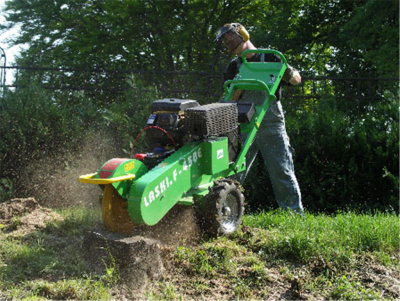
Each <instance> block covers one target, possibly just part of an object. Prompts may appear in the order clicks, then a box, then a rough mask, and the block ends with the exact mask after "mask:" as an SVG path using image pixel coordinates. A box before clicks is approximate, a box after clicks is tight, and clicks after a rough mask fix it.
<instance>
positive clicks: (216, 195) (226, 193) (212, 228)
mask: <svg viewBox="0 0 400 301" xmlns="http://www.w3.org/2000/svg"><path fill="white" fill-rule="evenodd" d="M228 198H229V199H228ZM228 200H229V201H233V202H234V205H235V206H236V208H235V209H236V211H237V213H236V214H234V216H232V217H233V219H232V221H231V222H228V223H227V222H226V220H224V214H223V211H224V210H225V209H224V208H226V206H225V207H224V204H226V203H227V201H228ZM243 206H244V196H243V194H242V192H241V190H240V189H239V188H238V187H237V186H236V185H235V184H233V183H232V182H228V181H226V182H225V181H219V182H218V184H216V185H215V186H214V187H213V188H212V190H211V191H210V193H209V194H208V195H207V196H206V197H205V199H204V207H203V208H204V211H205V215H204V217H203V221H202V226H203V230H204V231H205V232H206V233H207V234H208V235H211V236H218V235H229V234H231V233H233V232H235V231H236V230H237V229H238V228H239V226H240V225H241V224H242V216H243V214H244V207H243Z"/></svg>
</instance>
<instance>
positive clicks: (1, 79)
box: [0, 47, 7, 98]
mask: <svg viewBox="0 0 400 301" xmlns="http://www.w3.org/2000/svg"><path fill="white" fill-rule="evenodd" d="M6 64H7V61H6V52H5V51H4V49H3V48H1V47H0V96H1V97H2V98H3V97H4V93H5V90H6Z"/></svg>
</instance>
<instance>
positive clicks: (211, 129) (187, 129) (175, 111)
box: [136, 98, 241, 168]
mask: <svg viewBox="0 0 400 301" xmlns="http://www.w3.org/2000/svg"><path fill="white" fill-rule="evenodd" d="M238 117H240V116H239V114H238V106H237V104H236V103H213V104H208V105H203V106H201V105H199V103H198V102H197V101H195V100H190V99H176V98H167V99H161V100H156V101H154V102H153V103H152V105H151V114H150V116H149V118H148V120H147V124H146V125H147V128H146V142H147V145H148V149H149V150H150V152H148V153H146V154H139V156H136V158H137V159H142V160H144V162H145V163H146V165H147V166H149V167H150V168H151V167H153V166H155V165H157V164H158V163H159V162H161V161H162V160H164V159H165V158H166V157H167V156H169V155H170V154H171V153H173V152H174V150H175V149H177V148H179V147H181V146H182V145H184V144H186V143H188V142H190V141H195V140H199V139H204V138H208V137H211V136H219V137H221V136H226V137H228V148H229V159H230V161H234V159H235V158H236V156H237V154H238V153H239V151H240V146H241V144H240V132H239V123H238Z"/></svg>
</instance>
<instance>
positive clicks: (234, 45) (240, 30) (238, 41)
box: [214, 23, 250, 54]
mask: <svg viewBox="0 0 400 301" xmlns="http://www.w3.org/2000/svg"><path fill="white" fill-rule="evenodd" d="M249 38H250V35H249V33H248V32H247V30H246V28H244V26H243V25H241V24H239V23H227V24H225V25H224V26H222V27H221V28H220V29H218V31H217V35H216V37H215V40H214V42H217V41H219V40H222V41H223V42H224V44H225V45H226V47H227V48H228V51H229V52H231V53H234V54H240V52H241V51H240V46H241V45H242V44H243V43H245V42H247V41H248V40H249Z"/></svg>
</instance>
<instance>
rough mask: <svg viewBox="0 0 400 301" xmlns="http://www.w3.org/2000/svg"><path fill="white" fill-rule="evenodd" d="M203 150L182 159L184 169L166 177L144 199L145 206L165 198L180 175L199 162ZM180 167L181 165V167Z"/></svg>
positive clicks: (176, 170)
mask: <svg viewBox="0 0 400 301" xmlns="http://www.w3.org/2000/svg"><path fill="white" fill-rule="evenodd" d="M201 156H202V154H201V148H198V149H197V150H195V151H193V152H192V153H190V154H189V155H188V156H186V157H184V158H182V159H181V160H180V161H181V163H182V169H179V168H175V169H174V170H173V171H172V173H171V175H170V176H168V177H165V178H164V179H163V180H162V181H161V182H160V183H159V184H158V185H156V187H154V189H152V190H150V192H149V193H148V194H147V196H145V197H144V198H143V201H144V205H145V206H146V207H148V206H149V205H150V204H151V203H153V202H154V201H155V200H156V199H157V198H159V197H160V196H163V194H164V192H165V191H167V190H168V189H169V188H170V187H171V186H172V185H173V184H174V183H175V182H177V181H178V180H179V179H178V177H179V175H181V174H182V173H184V172H186V171H188V170H189V169H190V168H191V167H192V165H193V164H195V163H197V162H198V161H199V158H201ZM179 166H180V165H179Z"/></svg>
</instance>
